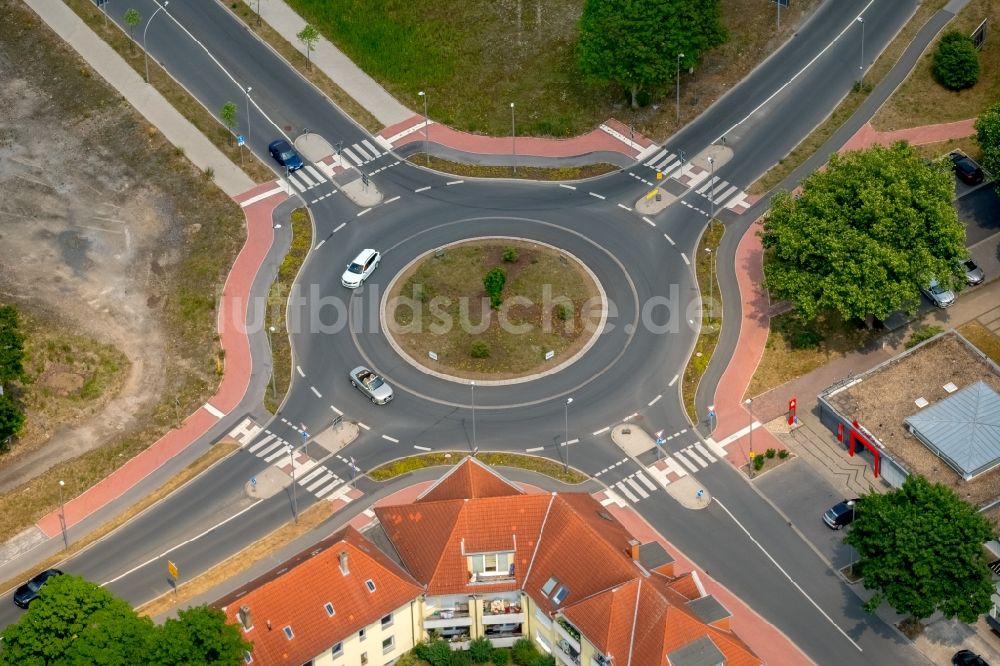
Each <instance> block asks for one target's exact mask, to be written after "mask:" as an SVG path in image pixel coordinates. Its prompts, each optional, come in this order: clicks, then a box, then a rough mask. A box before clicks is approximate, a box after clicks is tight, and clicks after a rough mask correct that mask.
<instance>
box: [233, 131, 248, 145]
mask: <svg viewBox="0 0 1000 666" xmlns="http://www.w3.org/2000/svg"><path fill="white" fill-rule="evenodd" d="M246 142H247V138H246V137H245V136H243V135H242V134H240V135H239V136H237V137H236V145H237V146H242V145H243V144H245V143H246Z"/></svg>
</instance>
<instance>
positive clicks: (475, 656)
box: [469, 636, 493, 664]
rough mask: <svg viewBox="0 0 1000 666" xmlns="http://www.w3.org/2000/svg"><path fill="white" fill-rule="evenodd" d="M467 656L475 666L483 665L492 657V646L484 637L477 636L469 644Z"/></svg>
mask: <svg viewBox="0 0 1000 666" xmlns="http://www.w3.org/2000/svg"><path fill="white" fill-rule="evenodd" d="M469 655H470V656H471V657H472V662H473V663H475V664H485V663H487V662H488V661H489V660H490V657H491V656H492V655H493V644H492V643H490V639H488V638H486V637H485V636H478V637H476V638H473V639H472V640H471V641H470V642H469Z"/></svg>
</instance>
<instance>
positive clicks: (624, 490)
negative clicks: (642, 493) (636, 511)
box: [615, 481, 639, 503]
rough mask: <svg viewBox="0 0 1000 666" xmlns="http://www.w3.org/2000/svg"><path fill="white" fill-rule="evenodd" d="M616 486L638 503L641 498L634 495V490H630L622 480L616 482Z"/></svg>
mask: <svg viewBox="0 0 1000 666" xmlns="http://www.w3.org/2000/svg"><path fill="white" fill-rule="evenodd" d="M615 488H617V489H618V490H620V491H621V493H622V495H624V496H625V497H627V498H629V500H630V501H632V502H633V503H637V502H638V501H639V498H638V497H636V496H635V495H633V494H632V491H630V490H629V489H628V488H627V487H626V486H625V484H624V483H622V482H621V481H619V482H618V483H616V484H615Z"/></svg>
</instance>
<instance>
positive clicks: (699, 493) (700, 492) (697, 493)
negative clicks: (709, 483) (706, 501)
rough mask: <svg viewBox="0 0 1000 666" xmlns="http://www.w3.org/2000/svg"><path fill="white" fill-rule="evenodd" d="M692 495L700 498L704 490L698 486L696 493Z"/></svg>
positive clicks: (703, 494)
mask: <svg viewBox="0 0 1000 666" xmlns="http://www.w3.org/2000/svg"><path fill="white" fill-rule="evenodd" d="M694 496H695V497H697V498H698V499H701V498H702V497H704V496H705V491H704V490H702V489H701V488H699V489H698V492H696V493H695V494H694Z"/></svg>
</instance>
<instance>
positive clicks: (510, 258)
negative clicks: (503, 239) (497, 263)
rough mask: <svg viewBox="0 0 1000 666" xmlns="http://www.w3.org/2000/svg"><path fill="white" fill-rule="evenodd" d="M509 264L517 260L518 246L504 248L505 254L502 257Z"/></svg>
mask: <svg viewBox="0 0 1000 666" xmlns="http://www.w3.org/2000/svg"><path fill="white" fill-rule="evenodd" d="M501 258H502V259H503V260H504V261H506V262H507V263H508V264H513V263H514V262H516V261H517V248H516V247H509V246H508V247H505V248H504V249H503V255H502V257H501Z"/></svg>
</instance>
